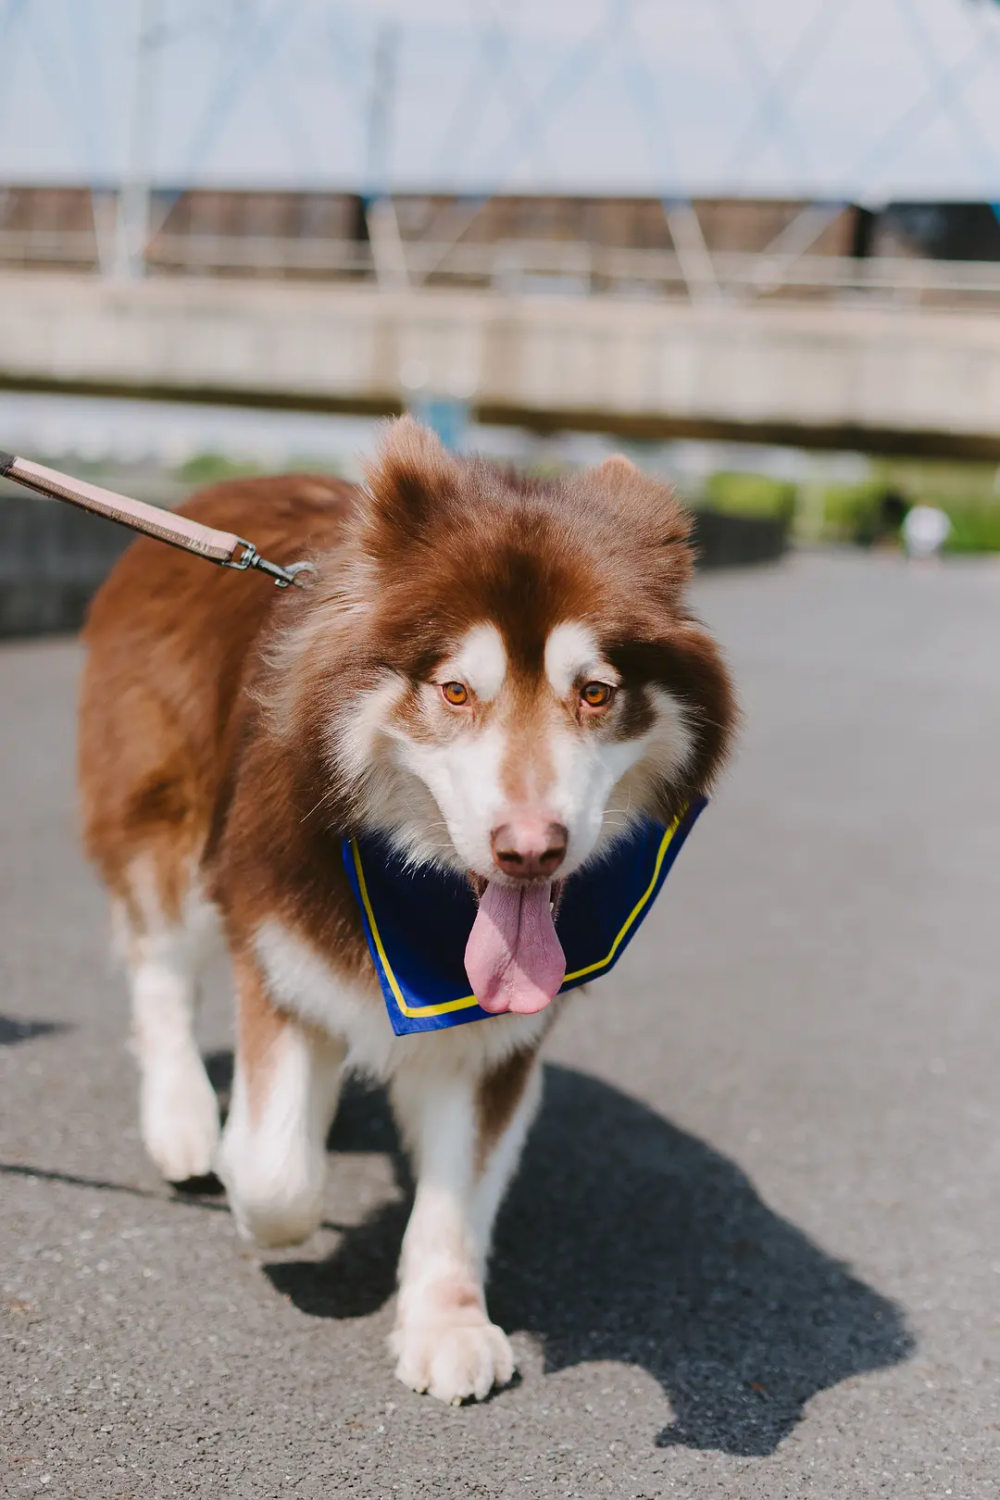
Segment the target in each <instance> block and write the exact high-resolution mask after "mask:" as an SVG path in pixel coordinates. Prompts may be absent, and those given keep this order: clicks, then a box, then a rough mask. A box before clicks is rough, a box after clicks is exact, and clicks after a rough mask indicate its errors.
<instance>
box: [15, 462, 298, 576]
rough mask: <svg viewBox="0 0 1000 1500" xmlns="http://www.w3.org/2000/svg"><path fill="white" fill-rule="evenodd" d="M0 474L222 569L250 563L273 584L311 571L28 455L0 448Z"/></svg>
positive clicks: (236, 538)
mask: <svg viewBox="0 0 1000 1500" xmlns="http://www.w3.org/2000/svg"><path fill="white" fill-rule="evenodd" d="M0 475H3V476H4V477H5V478H6V479H12V480H14V482H15V483H16V484H22V485H24V487H25V488H26V489H29V490H35V491H36V492H37V493H38V494H39V495H48V496H49V497H50V498H51V499H53V500H68V501H69V503H70V504H71V505H78V506H79V507H80V508H81V509H82V510H87V511H90V512H91V513H92V514H93V515H95V516H104V517H105V519H106V520H109V521H117V522H118V524H119V525H120V526H128V527H130V528H131V530H132V531H140V532H142V534H143V535H144V536H151V537H155V538H156V540H157V541H159V542H167V543H168V544H169V545H170V546H171V547H180V548H181V549H182V550H183V551H185V552H192V553H194V555H195V556H196V557H204V558H206V559H207V561H208V562H213V563H218V564H219V566H220V567H223V568H238V569H240V570H241V571H244V570H246V569H247V568H256V569H257V570H258V571H259V572H261V573H266V574H267V575H268V577H270V578H273V579H274V582H275V584H276V585H277V587H278V588H279V589H286V588H287V587H288V585H289V584H290V583H298V584H300V585H301V584H302V583H304V582H305V579H304V578H303V577H302V575H303V574H305V573H308V572H312V563H308V562H297V563H290V564H289V565H288V567H280V566H279V565H278V564H277V563H273V562H268V561H267V559H266V558H263V557H261V555H260V553H259V552H258V551H257V548H256V547H255V546H254V545H253V543H252V542H248V541H247V540H246V539H245V538H244V537H241V536H237V535H236V534H235V532H232V531H217V530H216V529H215V527H213V526H203V525H202V523H201V522H200V521H192V520H191V518H190V517H189V516H179V515H176V514H175V513H174V512H173V511H169V510H163V509H161V507H160V506H158V505H147V504H146V502H145V501H143V500H132V499H130V498H129V497H128V496H127V495H118V494H116V493H115V491H114V490H105V489H102V488H101V487H100V485H97V484H88V483H87V482H86V481H85V480H83V479H72V478H71V477H70V476H69V475H68V474H60V473H59V471H58V469H47V468H46V467H45V466H44V464H35V463H32V462H31V460H30V459H27V458H18V457H17V456H16V455H15V454H13V453H0Z"/></svg>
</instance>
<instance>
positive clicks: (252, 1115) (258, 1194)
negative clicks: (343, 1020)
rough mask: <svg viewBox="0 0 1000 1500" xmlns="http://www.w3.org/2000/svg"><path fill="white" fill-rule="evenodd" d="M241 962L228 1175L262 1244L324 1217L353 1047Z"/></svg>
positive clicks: (300, 1235) (246, 1231)
mask: <svg viewBox="0 0 1000 1500" xmlns="http://www.w3.org/2000/svg"><path fill="white" fill-rule="evenodd" d="M235 969H236V978H237V989H238V991H239V1037H238V1046H237V1053H236V1076H235V1078H234V1080H233V1100H232V1107H231V1109H230V1113H229V1119H228V1120H227V1122H226V1129H225V1134H224V1136H223V1141H222V1149H221V1151H220V1153H219V1175H220V1176H221V1178H222V1180H223V1182H224V1183H225V1185H226V1190H227V1192H228V1194H229V1202H230V1207H231V1208H232V1210H233V1215H234V1217H235V1219H236V1223H237V1227H238V1228H239V1230H240V1232H241V1234H243V1235H244V1236H245V1237H246V1238H249V1239H254V1240H256V1242H257V1244H258V1245H263V1246H276V1245H294V1244H297V1243H298V1242H299V1241H300V1240H304V1239H306V1238H307V1237H308V1236H309V1235H310V1234H312V1232H313V1230H314V1229H316V1228H317V1226H318V1224H319V1221H320V1219H321V1218H322V1214H323V1190H324V1187H325V1184H326V1137H327V1133H328V1131H329V1129H330V1124H331V1122H332V1120H333V1116H334V1113H335V1111H336V1108H337V1100H338V1097H339V1094H340V1085H341V1075H342V1070H343V1063H344V1056H345V1052H346V1048H345V1046H344V1044H343V1042H341V1041H340V1040H339V1039H337V1038H335V1037H333V1036H331V1035H330V1034H329V1033H328V1032H326V1031H324V1030H321V1029H320V1028H319V1027H317V1026H313V1025H310V1024H309V1023H308V1022H306V1021H302V1020H300V1019H299V1018H298V1017H297V1016H293V1015H291V1014H289V1013H288V1012H287V1011H283V1010H279V1009H278V1008H277V1007H276V1006H275V1005H274V1004H273V1003H272V1001H271V998H270V995H269V993H268V990H267V985H266V981H265V980H264V979H263V977H262V976H261V974H260V973H259V971H258V970H257V967H256V965H255V964H254V963H253V962H252V961H251V960H249V959H246V958H241V959H238V960H237V962H236V965H235Z"/></svg>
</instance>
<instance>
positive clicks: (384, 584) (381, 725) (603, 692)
mask: <svg viewBox="0 0 1000 1500" xmlns="http://www.w3.org/2000/svg"><path fill="white" fill-rule="evenodd" d="M688 532H689V522H688V519H687V517H686V515H685V514H684V512H683V511H682V510H681V509H680V507H679V506H678V504H677V503H676V501H675V500H674V498H673V496H672V494H671V492H670V490H669V489H668V488H666V487H664V486H663V485H661V484H657V483H655V482H653V481H651V480H649V479H647V478H644V477H643V476H642V475H641V474H640V473H639V471H638V470H637V469H636V468H635V467H634V466H633V465H632V464H631V463H629V462H628V460H626V459H624V458H613V459H610V460H608V461H607V462H606V463H604V464H602V465H600V467H598V468H596V469H593V470H590V471H588V472H585V473H581V474H578V475H575V476H573V477H570V478H566V479H561V480H558V481H554V482H551V483H542V482H536V481H533V480H527V479H522V478H518V477H515V476H513V475H511V474H508V473H505V472H503V471H500V470H498V469H496V468H495V467H493V466H491V465H488V464H486V463H483V462H481V461H477V460H464V459H459V458H456V457H454V456H452V455H450V454H448V453H447V452H446V451H445V450H444V449H443V448H442V447H441V445H440V444H439V443H438V441H437V440H436V438H434V437H433V436H432V435H431V434H429V433H428V432H426V431H424V430H423V429H421V428H420V427H418V426H417V425H416V424H415V423H414V422H412V421H410V420H408V419H403V420H401V421H399V422H397V423H395V424H394V425H393V426H392V427H391V428H390V429H389V430H388V432H387V435H386V437H385V439H384V441H383V444H382V447H381V450H380V453H379V455H378V457H377V459H376V460H375V461H374V462H373V463H372V465H371V467H370V470H369V472H368V476H367V485H366V488H365V495H364V497H363V501H362V503H361V508H360V511H359V515H358V518H357V532H356V536H355V538H354V541H353V545H352V547H351V549H350V551H351V560H350V561H349V562H348V563H347V564H346V566H345V567H344V568H343V569H342V570H341V575H340V578H341V581H340V582H338V583H337V584H336V585H335V587H336V592H335V593H333V594H331V595H330V596H329V599H328V601H325V602H324V605H323V607H322V608H323V613H325V612H326V609H327V605H328V606H329V608H330V613H329V614H327V615H326V618H327V619H328V620H329V619H331V618H332V616H333V614H335V615H336V618H337V621H338V622H339V623H338V625H337V628H336V630H335V632H334V635H335V645H334V639H333V637H331V636H330V635H326V636H324V637H322V638H320V639H318V640H316V649H322V650H325V651H328V652H329V651H331V650H334V649H335V650H336V653H337V655H338V664H339V670H338V671H337V672H336V674H335V675H334V677H332V678H331V683H332V684H333V692H332V693H331V694H330V695H329V696H328V697H326V699H325V706H324V713H325V714H326V729H325V738H326V744H327V755H328V763H329V765H330V768H331V771H332V774H333V776H334V778H335V781H336V785H337V787H338V789H339V792H340V795H338V796H337V798H336V802H337V804H338V807H339V809H340V812H339V816H341V817H345V818H347V820H348V821H349V823H352V824H353V826H354V827H355V828H367V829H377V830H379V831H381V832H384V833H386V834H387V835H388V836H389V837H390V838H391V839H392V840H393V841H394V842H395V843H396V845H397V846H398V847H400V848H402V849H403V850H405V851H406V853H407V855H408V856H409V857H410V858H412V859H413V860H415V861H418V862H432V863H435V864H438V865H443V866H447V867H450V868H452V869H456V870H460V871H462V872H468V873H469V874H471V875H472V877H473V879H474V880H475V881H476V882H477V884H478V885H479V886H480V888H481V889H482V888H483V887H484V886H486V885H487V883H488V884H489V886H490V887H491V889H502V888H505V887H506V888H508V889H510V888H517V889H521V890H524V889H526V888H529V887H533V886H538V887H544V890H545V892H546V894H547V893H548V890H549V885H550V883H551V882H552V881H554V880H563V879H565V878H567V877H569V876H571V875H572V874H573V873H574V872H575V871H577V870H579V869H580V867H581V866H583V865H584V864H586V862H587V861H588V860H590V859H592V858H593V857H595V855H597V854H598V853H599V851H600V850H601V849H602V847H604V846H606V845H607V844H608V843H609V842H610V841H612V840H613V839H614V838H615V837H616V835H618V834H620V833H621V832H622V830H624V829H626V828H627V827H628V825H629V823H630V820H631V819H632V818H633V817H635V816H636V815H638V814H643V813H645V814H649V815H651V816H653V817H655V818H659V819H661V820H663V821H666V822H669V821H670V820H671V819H672V818H673V817H675V816H676V815H677V813H678V812H679V811H680V810H681V809H682V808H683V806H684V804H685V803H686V801H687V800H688V799H689V798H690V797H691V795H692V793H694V792H701V791H704V790H706V789H707V788H708V786H709V785H710V784H711V782H712V780H713V778H714V776H715V775H716V773H717V771H718V770H719V768H720V766H721V764H722V761H723V759H724V756H725V754H726V750H727V747H728V743H729V739H730V735H731V731H732V727H733V721H734V717H735V709H734V703H733V698H732V693H731V688H730V683H729V678H728V675H727V672H726V669H725V667H724V666H723V663H722V661H721V659H720V656H719V653H718V651H717V649H716V646H715V644H714V642H713V641H712V639H711V637H710V636H709V635H708V633H707V632H706V631H705V630H704V628H703V627H702V626H701V625H700V624H698V623H697V621H695V620H693V619H692V618H691V616H690V615H689V614H688V613H687V610H686V608H685V602H684V594H685V587H686V585H687V582H688V579H689V577H690V574H691V568H692V556H691V549H690V546H689V542H688ZM322 617H323V614H322V613H321V614H318V615H316V616H315V617H314V618H316V619H320V618H322ZM314 639H315V638H314ZM345 809H349V813H347V812H345Z"/></svg>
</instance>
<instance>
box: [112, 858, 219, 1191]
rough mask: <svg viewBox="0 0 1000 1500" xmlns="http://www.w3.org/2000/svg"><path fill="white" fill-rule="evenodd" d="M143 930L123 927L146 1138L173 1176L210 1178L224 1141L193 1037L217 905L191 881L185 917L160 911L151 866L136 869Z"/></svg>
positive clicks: (133, 879) (215, 937)
mask: <svg viewBox="0 0 1000 1500" xmlns="http://www.w3.org/2000/svg"><path fill="white" fill-rule="evenodd" d="M129 883H130V885H131V888H132V893H133V899H134V901H135V904H136V906H137V907H138V908H139V912H140V916H141V920H142V929H141V930H140V931H132V932H129V931H127V930H126V931H121V929H122V928H125V927H126V924H125V923H124V922H123V921H122V920H121V914H120V913H118V914H116V915H117V921H116V925H117V926H118V927H119V930H120V937H119V941H121V942H122V943H123V946H124V949H125V957H126V963H127V967H128V971H129V981H130V989H131V994H132V1048H133V1051H134V1052H135V1055H136V1057H137V1058H138V1061H139V1068H140V1075H141V1081H140V1088H139V1120H140V1129H141V1132H142V1139H143V1144H144V1145H145V1147H146V1150H147V1151H148V1152H149V1155H150V1156H151V1157H152V1159H153V1161H154V1162H155V1163H156V1165H157V1167H159V1169H160V1171H161V1172H162V1173H163V1176H164V1177H165V1178H166V1179H167V1180H168V1181H169V1182H185V1181H186V1180H187V1179H188V1178H191V1177H203V1176H205V1175H206V1174H207V1173H208V1172H210V1171H211V1170H212V1168H213V1166H214V1159H215V1152H216V1147H217V1145H218V1139H219V1107H218V1102H217V1100H216V1097H215V1090H214V1089H213V1088H212V1085H211V1083H210V1082H209V1079H208V1075H207V1073H206V1072H205V1065H204V1063H203V1062H202V1060H201V1054H200V1052H199V1051H198V1046H197V1043H196V1041H195V1036H194V1022H195V1015H196V1013H197V1008H198V998H199V979H200V975H201V971H202V968H203V966H204V964H205V961H206V959H207V958H208V956H209V953H210V952H211V950H212V948H213V947H215V945H216V944H217V942H218V941H219V931H218V918H217V913H216V910H215V908H214V907H213V906H212V905H211V903H209V902H208V901H206V900H205V899H204V897H203V896H202V895H201V893H200V892H199V891H198V888H197V886H196V885H195V884H194V883H192V885H191V888H190V891H189V893H188V898H187V900H186V902H185V906H184V910H183V911H182V913H181V918H180V921H179V922H176V923H172V922H168V921H167V919H166V918H165V917H164V915H163V914H162V912H161V911H160V909H159V903H158V898H157V894H156V881H155V877H154V874H153V871H152V869H151V868H150V867H149V866H147V865H146V864H145V863H144V862H141V861H137V862H136V864H135V865H133V866H132V868H131V869H130V871H129Z"/></svg>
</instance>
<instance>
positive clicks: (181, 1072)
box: [140, 1058, 219, 1182]
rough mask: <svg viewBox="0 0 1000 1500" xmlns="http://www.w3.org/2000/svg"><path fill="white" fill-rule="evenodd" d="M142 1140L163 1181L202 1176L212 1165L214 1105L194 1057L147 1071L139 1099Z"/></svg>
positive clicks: (216, 1123) (215, 1129)
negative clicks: (164, 1179) (163, 1178)
mask: <svg viewBox="0 0 1000 1500" xmlns="http://www.w3.org/2000/svg"><path fill="white" fill-rule="evenodd" d="M140 1120H141V1128H142V1139H143V1144H144V1145H145V1147H146V1150H147V1151H148V1152H149V1154H150V1156H151V1157H152V1158H153V1161H154V1162H155V1163H156V1165H157V1166H158V1167H159V1169H160V1171H161V1172H162V1174H163V1176H164V1177H165V1178H166V1179H167V1181H168V1182H187V1181H188V1180H189V1179H190V1178H195V1177H205V1176H207V1175H208V1173H209V1172H211V1171H212V1169H213V1167H214V1165H215V1153H216V1148H217V1146H218V1143H219V1104H218V1100H217V1099H216V1097H215V1091H214V1089H213V1088H212V1085H211V1084H210V1083H209V1081H208V1078H207V1076H206V1074H205V1070H204V1068H203V1067H202V1064H201V1061H200V1059H198V1058H190V1059H180V1060H178V1061H173V1062H164V1063H163V1064H161V1065H158V1066H157V1067H156V1068H155V1069H150V1070H149V1071H148V1072H147V1074H146V1077H145V1078H144V1079H143V1083H142V1093H141V1096H140Z"/></svg>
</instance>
